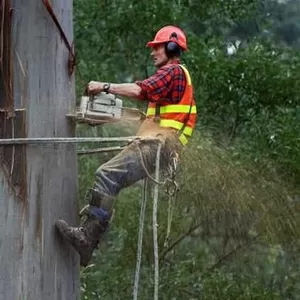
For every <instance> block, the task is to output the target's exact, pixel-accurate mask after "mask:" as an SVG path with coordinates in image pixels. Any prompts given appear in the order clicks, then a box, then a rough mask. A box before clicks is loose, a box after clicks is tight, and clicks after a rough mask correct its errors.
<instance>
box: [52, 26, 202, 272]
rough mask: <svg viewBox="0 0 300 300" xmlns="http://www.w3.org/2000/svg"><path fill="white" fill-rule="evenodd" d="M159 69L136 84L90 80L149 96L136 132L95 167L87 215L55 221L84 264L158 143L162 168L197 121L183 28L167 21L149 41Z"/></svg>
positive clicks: (151, 166)
mask: <svg viewBox="0 0 300 300" xmlns="http://www.w3.org/2000/svg"><path fill="white" fill-rule="evenodd" d="M147 46H148V47H150V48H152V52H151V56H152V58H153V62H154V65H155V67H156V68H157V71H156V73H155V74H154V75H152V76H151V77H149V78H147V79H145V80H143V81H137V82H135V83H119V84H116V83H111V84H110V83H105V82H97V81H91V82H90V83H89V84H88V87H87V90H88V93H89V94H97V93H99V92H103V91H104V92H107V93H111V94H116V95H120V96H127V97H132V98H135V99H137V100H140V101H148V109H147V114H146V115H147V117H146V119H145V120H144V121H143V122H142V124H141V126H140V128H139V130H138V133H137V136H139V137H140V138H139V139H137V140H136V141H133V142H132V143H130V144H129V145H128V146H127V147H125V149H123V151H121V152H120V153H119V154H118V155H117V156H115V157H114V158H112V159H111V160H110V161H108V162H106V163H105V164H103V165H102V166H100V167H99V168H98V170H97V171H96V173H95V181H94V186H93V188H92V189H90V190H89V192H90V193H89V207H88V219H87V220H86V221H85V222H84V223H83V225H82V226H81V227H71V226H69V225H68V224H67V223H66V222H65V221H63V220H58V221H57V222H56V227H57V228H58V230H59V232H60V233H61V235H62V236H63V237H64V238H65V239H66V240H67V241H68V242H69V243H71V244H72V245H73V247H74V248H75V249H76V250H77V252H78V253H79V255H80V264H81V266H87V264H88V263H89V261H90V260H91V257H92V253H93V251H94V249H95V248H97V245H98V243H99V241H100V238H101V237H102V235H103V234H104V232H105V231H106V230H107V228H108V226H109V223H110V220H111V216H112V211H113V207H114V202H115V199H116V196H117V195H118V193H119V192H120V190H121V189H122V188H125V187H128V186H130V185H132V184H133V183H135V182H137V181H139V180H141V179H144V178H146V176H147V174H151V173H153V172H154V171H155V162H156V154H157V150H158V145H159V143H161V145H162V146H161V162H160V164H161V168H162V169H166V168H167V167H168V165H169V163H170V159H171V157H172V155H174V154H179V153H180V150H181V149H182V147H183V145H185V144H186V143H187V141H188V137H189V136H191V134H192V131H193V128H194V126H195V122H196V116H197V114H196V106H195V101H194V98H193V87H192V83H191V79H190V75H189V73H188V71H187V69H186V68H185V67H184V66H182V65H180V55H181V52H182V51H185V50H187V42H186V36H185V34H184V32H183V31H182V30H181V29H179V28H178V27H175V26H165V27H163V28H161V29H160V30H159V31H158V32H157V33H156V35H155V38H154V40H153V41H150V42H148V43H147Z"/></svg>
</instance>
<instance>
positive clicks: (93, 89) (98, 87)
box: [87, 81, 104, 95]
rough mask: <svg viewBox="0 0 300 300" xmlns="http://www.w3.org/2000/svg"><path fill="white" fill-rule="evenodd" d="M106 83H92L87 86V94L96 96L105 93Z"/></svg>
mask: <svg viewBox="0 0 300 300" xmlns="http://www.w3.org/2000/svg"><path fill="white" fill-rule="evenodd" d="M103 85H104V82H99V81H90V82H89V83H88V86H87V93H88V94H89V95H95V94H98V93H100V92H102V91H103Z"/></svg>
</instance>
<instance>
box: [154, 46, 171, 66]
mask: <svg viewBox="0 0 300 300" xmlns="http://www.w3.org/2000/svg"><path fill="white" fill-rule="evenodd" d="M151 56H152V59H153V64H154V66H155V67H156V68H160V67H162V66H163V65H165V64H166V63H167V62H168V60H169V59H168V57H167V55H166V53H165V45H164V44H158V45H156V46H155V47H153V48H152V51H151Z"/></svg>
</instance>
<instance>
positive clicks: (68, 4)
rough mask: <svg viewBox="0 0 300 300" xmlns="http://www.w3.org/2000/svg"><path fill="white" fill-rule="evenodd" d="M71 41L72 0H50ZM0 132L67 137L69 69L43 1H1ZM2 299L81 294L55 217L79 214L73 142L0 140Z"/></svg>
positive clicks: (48, 299)
mask: <svg viewBox="0 0 300 300" xmlns="http://www.w3.org/2000/svg"><path fill="white" fill-rule="evenodd" d="M49 2H50V3H51V5H52V8H53V11H54V12H55V14H56V16H57V19H58V21H59V22H60V24H61V27H62V28H63V30H64V32H65V34H66V37H67V39H68V41H69V42H70V44H71V43H72V39H73V23H72V6H73V1H71V0H64V1H61V0H51V1H49ZM0 12H1V13H0V43H1V44H0V71H1V72H0V136H1V138H11V137H15V138H17V137H71V136H74V135H75V125H74V124H73V123H70V121H68V119H67V118H66V114H67V113H69V112H70V111H71V110H74V106H75V89H74V74H73V73H71V72H69V69H68V60H69V50H68V49H67V47H66V45H65V42H64V40H63V39H62V37H61V34H60V33H59V30H58V28H57V26H56V25H55V24H54V22H53V20H52V18H51V16H50V14H49V12H48V11H47V9H46V6H45V5H44V3H43V1H41V0H39V1H37V0H1V1H0ZM0 158H1V165H0V182H1V183H0V205H1V209H0V231H1V234H0V266H1V268H0V299H1V300H8V299H9V300H58V299H61V300H66V299H72V300H73V299H74V300H76V299H79V298H80V297H79V260H78V256H77V254H75V251H73V249H72V248H71V247H68V246H67V245H66V244H65V243H63V242H62V240H61V239H60V237H59V236H58V234H57V232H56V230H55V228H54V222H55V220H56V219H58V218H61V217H62V218H64V219H66V220H67V221H68V222H70V223H71V224H75V223H76V222H77V221H78V220H77V208H78V207H77V201H76V192H77V163H76V146H75V145H73V144H60V145H26V146H25V145H17V146H0Z"/></svg>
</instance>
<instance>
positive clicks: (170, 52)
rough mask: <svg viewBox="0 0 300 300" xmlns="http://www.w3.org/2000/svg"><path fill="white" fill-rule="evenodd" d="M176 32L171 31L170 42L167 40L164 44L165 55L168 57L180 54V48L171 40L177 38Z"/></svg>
mask: <svg viewBox="0 0 300 300" xmlns="http://www.w3.org/2000/svg"><path fill="white" fill-rule="evenodd" d="M177 39H178V37H177V34H176V32H173V33H172V34H171V35H170V40H171V41H170V42H167V43H166V44H165V51H166V55H167V57H168V58H173V57H174V56H180V54H181V49H180V47H179V46H178V44H177V43H176V42H173V41H172V40H177Z"/></svg>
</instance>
